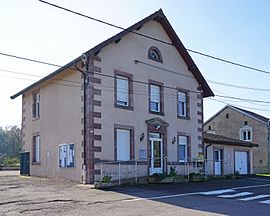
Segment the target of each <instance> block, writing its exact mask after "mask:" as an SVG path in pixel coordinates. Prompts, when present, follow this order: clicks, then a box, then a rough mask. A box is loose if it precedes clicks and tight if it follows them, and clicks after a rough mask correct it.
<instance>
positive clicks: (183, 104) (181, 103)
mask: <svg viewBox="0 0 270 216" xmlns="http://www.w3.org/2000/svg"><path fill="white" fill-rule="evenodd" d="M177 114H178V116H179V117H187V93H185V92H180V91H179V92H178V113H177Z"/></svg>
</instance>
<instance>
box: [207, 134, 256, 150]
mask: <svg viewBox="0 0 270 216" xmlns="http://www.w3.org/2000/svg"><path fill="white" fill-rule="evenodd" d="M203 136H204V142H206V143H209V144H222V145H234V146H243V147H258V144H255V143H252V142H245V141H243V140H238V139H232V138H229V137H225V136H221V135H217V134H210V133H206V132H204V134H203Z"/></svg>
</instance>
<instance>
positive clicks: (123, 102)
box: [116, 76, 129, 106]
mask: <svg viewBox="0 0 270 216" xmlns="http://www.w3.org/2000/svg"><path fill="white" fill-rule="evenodd" d="M116 80H117V81H116V86H117V87H116V88H117V92H116V103H117V104H118V105H120V106H128V105H129V100H128V95H129V94H128V92H129V89H128V78H127V77H123V76H117V77H116Z"/></svg>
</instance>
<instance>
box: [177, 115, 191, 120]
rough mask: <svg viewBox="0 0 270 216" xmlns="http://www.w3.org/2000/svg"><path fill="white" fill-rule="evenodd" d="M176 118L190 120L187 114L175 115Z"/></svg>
mask: <svg viewBox="0 0 270 216" xmlns="http://www.w3.org/2000/svg"><path fill="white" fill-rule="evenodd" d="M177 118H178V119H183V120H190V117H189V116H179V115H177Z"/></svg>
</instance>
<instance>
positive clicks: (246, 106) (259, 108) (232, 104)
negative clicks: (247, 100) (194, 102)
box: [207, 98, 270, 112]
mask: <svg viewBox="0 0 270 216" xmlns="http://www.w3.org/2000/svg"><path fill="white" fill-rule="evenodd" d="M207 99H209V100H213V101H217V102H220V103H223V104H227V105H231V106H236V107H242V108H247V109H252V110H259V111H266V112H270V110H268V109H260V108H254V107H248V106H242V105H234V104H230V103H226V102H224V101H221V100H218V99H215V98H207Z"/></svg>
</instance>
